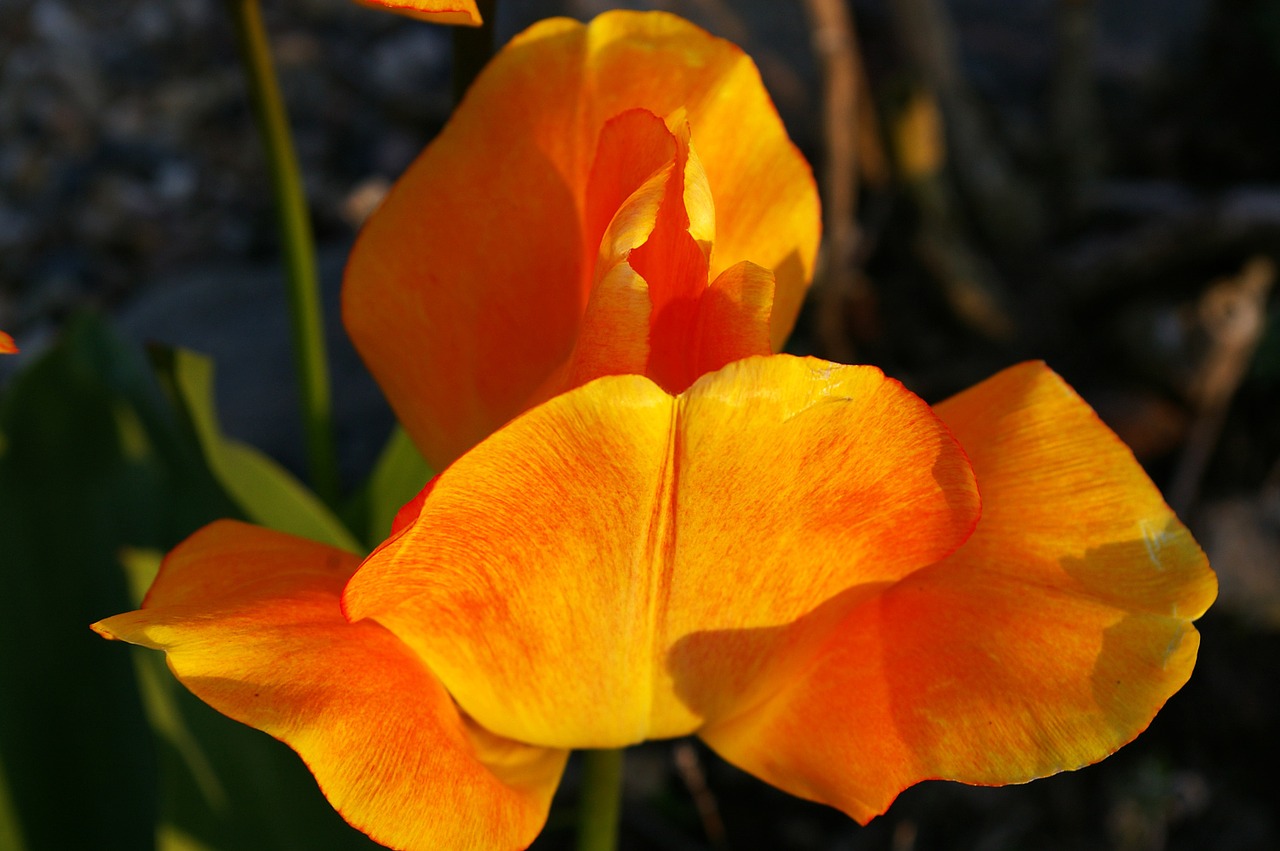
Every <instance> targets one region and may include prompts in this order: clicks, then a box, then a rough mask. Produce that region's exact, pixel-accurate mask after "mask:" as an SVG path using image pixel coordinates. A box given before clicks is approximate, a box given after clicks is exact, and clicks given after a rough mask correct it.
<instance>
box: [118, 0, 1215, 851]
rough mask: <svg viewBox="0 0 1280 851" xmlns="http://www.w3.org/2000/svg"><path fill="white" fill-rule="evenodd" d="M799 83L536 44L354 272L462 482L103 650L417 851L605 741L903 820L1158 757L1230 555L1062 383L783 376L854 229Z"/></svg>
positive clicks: (676, 38) (364, 329) (722, 59)
mask: <svg viewBox="0 0 1280 851" xmlns="http://www.w3.org/2000/svg"><path fill="white" fill-rule="evenodd" d="M628 69H634V70H628ZM726 69H730V70H726ZM732 69H736V70H732ZM744 69H746V70H744ZM633 73H634V74H635V75H637V76H638V77H639V79H638V80H636V79H633V78H632V76H631V75H632V74H633ZM689 80H696V81H700V82H699V83H698V84H697V85H693V84H691V83H689ZM543 86H548V87H550V88H551V89H552V90H553V91H554V92H556V97H552V96H551V95H549V94H546V93H544V92H543V88H542V87H543ZM619 92H621V93H622V94H619ZM540 93H541V94H540ZM681 96H683V97H684V98H685V100H684V102H681V101H680V97H681ZM662 98H666V100H661V99H662ZM739 98H743V99H745V103H738V102H737V101H736V99H739ZM761 98H763V92H762V91H761V90H760V89H759V83H758V79H757V78H756V77H755V75H754V70H752V69H751V67H750V65H749V63H747V62H746V60H745V59H744V58H742V56H741V54H740V53H738V52H736V49H733V48H730V47H728V46H726V45H725V44H724V43H723V42H719V41H717V40H714V39H711V38H710V37H709V36H706V35H705V34H703V33H701V32H700V31H698V30H696V29H693V28H692V27H691V26H690V25H688V24H686V23H683V22H680V21H678V19H674V18H671V17H669V16H664V15H650V16H642V15H633V14H628V13H613V14H609V15H606V16H603V17H602V18H598V19H597V20H596V21H595V22H593V23H592V24H591V25H589V26H588V27H583V26H581V25H578V24H574V23H571V22H564V21H552V22H545V23H543V24H540V25H538V26H536V27H534V28H533V29H532V30H530V31H529V32H527V33H526V34H525V35H524V36H521V37H519V38H517V39H516V41H515V42H513V44H512V46H511V47H509V48H508V49H507V50H506V51H504V52H503V53H502V54H501V55H500V57H499V59H498V60H497V61H496V62H495V63H494V65H493V66H492V67H491V68H490V69H489V70H487V71H486V72H485V73H484V74H483V75H482V76H481V77H480V78H479V80H478V81H477V84H476V86H475V87H474V88H473V90H472V93H471V94H470V95H468V99H467V101H466V102H465V103H464V105H463V108H462V109H461V110H460V111H459V113H458V116H457V117H456V119H455V121H454V122H453V123H452V124H451V125H450V128H449V129H447V130H446V131H445V132H444V134H442V136H441V138H440V140H438V141H437V142H436V143H435V144H434V145H433V146H432V147H431V148H429V149H428V150H427V152H426V153H424V155H423V157H422V159H420V160H419V161H418V163H417V164H415V166H414V167H413V168H412V169H411V170H410V172H409V174H408V175H407V176H406V177H405V179H404V180H403V181H402V182H401V183H400V184H399V186H398V187H397V189H396V190H395V191H393V193H392V195H391V197H390V198H389V200H388V202H387V204H386V205H385V206H384V208H383V209H382V211H381V212H380V213H379V214H377V216H376V217H375V219H374V221H373V222H372V223H371V224H370V226H369V228H368V229H367V230H366V231H365V233H364V234H363V235H362V236H361V240H360V243H359V245H358V246H357V249H356V252H355V256H354V257H353V260H352V263H351V267H350V271H349V275H348V282H347V284H348V288H347V292H346V315H347V320H348V323H349V325H350V326H351V328H352V332H353V334H354V335H355V336H356V338H357V340H358V342H359V344H360V346H361V349H362V351H363V352H364V354H365V357H366V359H367V360H368V362H369V363H370V365H371V368H372V369H373V370H374V371H375V373H376V374H377V375H378V376H379V379H380V380H381V381H382V382H383V384H384V387H387V389H388V393H389V395H390V396H391V399H392V401H393V403H394V404H395V405H396V407H397V410H398V412H399V413H400V415H401V416H402V418H403V419H404V421H405V423H406V426H407V427H408V428H409V429H410V431H411V433H412V434H413V436H414V437H415V438H416V439H417V440H418V442H419V445H420V446H421V447H422V448H423V449H424V451H426V452H427V453H428V455H429V457H430V458H431V460H433V461H435V462H436V463H440V462H441V461H442V460H444V461H452V463H451V464H449V466H448V467H447V468H446V469H445V470H444V472H443V473H441V474H440V475H439V476H437V477H436V478H435V479H434V480H433V481H432V482H431V483H429V484H428V485H427V487H426V488H424V490H423V492H422V493H421V494H420V495H419V497H418V498H417V499H415V500H414V501H413V502H411V503H410V504H409V505H408V506H406V507H405V509H404V510H403V511H402V512H401V514H400V516H399V517H398V518H397V522H396V528H395V529H394V530H393V532H392V535H391V537H390V539H389V540H387V541H386V542H385V543H383V544H382V545H381V546H380V547H379V548H378V549H377V550H376V551H375V552H374V553H373V554H371V555H370V556H369V557H368V558H367V559H365V560H364V561H363V562H358V559H357V558H355V557H353V556H351V555H349V554H347V553H343V552H341V551H338V550H334V549H331V548H329V547H327V546H323V545H320V544H316V543H312V542H308V541H304V540H301V539H297V538H293V537H290V536H287V535H284V534H281V533H277V532H272V531H268V530H265V529H260V528H255V527H252V526H247V525H244V524H241V523H235V522H230V521H224V522H220V523H216V524H214V525H212V526H209V527H206V528H205V529H203V530H201V531H199V532H197V533H196V534H195V535H193V536H192V537H191V538H189V539H188V540H187V541H186V542H184V543H183V544H181V545H180V546H178V547H177V548H176V549H175V550H174V551H173V552H172V553H170V554H169V556H168V557H167V558H166V560H165V562H164V565H163V567H162V568H161V571H160V574H159V576H158V577H157V579H156V581H155V583H154V584H153V586H152V588H151V590H150V592H149V593H148V595H147V598H146V600H145V601H144V604H143V607H142V609H140V610H139V611H136V612H130V613H127V614H123V615H118V616H116V617H113V618H108V619H106V620H104V621H102V622H100V623H98V624H95V625H94V628H95V629H96V630H97V631H98V632H99V633H101V634H102V635H104V636H107V637H109V638H118V639H123V640H126V641H131V642H133V643H136V644H141V645H144V646H148V647H152V648H157V649H161V650H164V651H165V652H166V653H167V654H168V659H169V665H170V667H171V669H172V670H173V671H174V673H175V674H176V675H177V676H178V677H179V679H180V680H182V682H183V683H184V684H186V686H187V687H188V688H190V689H191V690H192V691H193V692H195V693H196V694H197V695H199V696H200V697H201V698H202V699H204V700H205V701H207V702H208V703H210V704H211V705H212V706H214V707H215V708H217V709H218V710H220V711H222V712H224V713H226V714H227V715H230V716H231V717H233V718H236V719H238V720H240V721H243V722H245V723H247V724H250V725H252V726H254V727H257V728H259V729H262V730H264V731H266V732H268V733H270V734H271V735H273V736H275V737H277V738H279V739H281V740H283V741H285V742H286V743H288V744H289V745H290V746H291V747H293V748H294V749H295V750H296V751H298V753H299V754H301V756H302V757H303V759H304V760H305V761H306V762H307V764H308V766H309V767H310V768H311V770H312V772H313V773H314V774H315V776H316V778H317V780H318V781H319V783H320V786H321V788H322V789H323V790H324V793H325V794H326V796H328V798H329V800H330V802H332V803H333V805H334V807H335V808H336V809H337V810H338V811H339V812H341V813H342V815H343V816H344V817H345V818H346V819H347V820H348V821H349V822H351V823H352V824H353V825H355V826H356V827H358V828H360V829H361V830H364V831H365V832H367V833H368V834H369V835H370V836H372V837H373V838H374V839H376V840H378V841H380V842H383V843H385V844H388V845H391V846H394V847H397V848H405V849H419V848H420V849H436V848H457V849H511V848H521V847H525V846H527V845H528V844H529V843H530V842H531V841H532V840H533V839H534V837H535V836H536V835H537V833H538V832H539V830H540V829H541V826H542V824H543V822H544V820H545V818H546V814H547V810H548V807H549V804H550V800H551V796H552V794H553V792H554V790H555V788H556V786H557V784H558V782H559V778H560V775H561V772H562V770H563V767H564V762H565V758H566V754H567V752H568V751H569V750H570V749H573V748H613V747H621V746H625V745H629V744H633V743H637V742H641V741H644V740H646V739H655V738H665V737H672V736H682V735H689V734H694V735H698V736H700V737H701V738H702V739H703V740H704V741H706V742H707V743H708V744H709V745H710V746H711V747H712V748H714V749H715V750H717V751H718V752H719V753H720V754H722V755H723V756H724V757H725V758H726V759H728V760H730V761H731V762H733V763H735V764H737V765H739V766H741V767H742V768H744V769H746V770H747V771H750V772H752V773H754V774H756V775H757V776H759V777H761V778H763V779H765V780H767V781H768V782H770V783H773V784H775V785H777V786H779V787H781V788H783V789H786V790H788V791H790V792H792V793H794V794H796V795H800V796H802V797H806V798H810V799H813V800H816V801H822V802H825V803H827V804H830V805H832V806H835V807H838V808H840V809H842V810H843V811H845V812H846V813H848V814H849V815H850V816H852V817H853V818H855V819H858V820H859V821H863V822H865V821H867V820H869V819H870V818H872V817H873V816H874V815H876V814H877V813H880V812H883V811H884V809H885V808H886V807H888V805H889V804H890V802H891V801H892V800H893V798H894V797H895V796H896V795H897V793H898V792H900V791H901V790H902V789H904V788H906V787H907V786H909V785H911V784H913V783H915V782H918V781H920V780H924V779H929V778H950V779H954V780H960V781H964V782H969V783H981V784H998V783H1012V782H1021V781H1025V780H1029V779H1032V778H1034V777H1040V776H1044V775H1046V774H1051V773H1054V772H1056V771H1061V770H1065V769H1071V768H1076V767H1079V766H1082V765H1085V764H1088V763H1091V762H1094V761H1097V760H1099V759H1102V758H1103V757H1105V756H1106V755H1108V754H1109V753H1111V752H1112V751H1114V750H1115V749H1116V748H1118V747H1120V746H1121V745H1123V744H1124V743H1126V742H1128V741H1129V740H1131V739H1132V738H1133V737H1134V736H1136V735H1137V734H1138V733H1139V732H1141V731H1142V730H1143V729H1144V728H1145V727H1146V725H1147V724H1148V723H1149V722H1150V720H1151V718H1152V717H1153V716H1154V715H1155V713H1156V712H1157V711H1158V709H1159V708H1160V707H1161V706H1162V705H1163V703H1164V701H1165V700H1166V699H1167V698H1168V697H1169V696H1170V695H1171V694H1173V693H1174V692H1175V691H1177V689H1178V688H1180V687H1181V686H1182V684H1183V683H1184V682H1185V681H1186V680H1187V678H1188V677H1189V676H1190V673H1191V670H1192V667H1193V665H1194V661H1195V654H1196V648H1197V645H1198V634H1197V632H1196V630H1195V629H1194V627H1193V626H1192V621H1194V620H1195V619H1196V618H1197V617H1199V616H1200V614H1202V613H1203V612H1204V611H1205V609H1206V608H1207V607H1208V606H1209V604H1210V603H1211V602H1212V600H1213V597H1214V595H1215V593H1216V590H1215V589H1216V584H1215V579H1214V576H1213V574H1212V572H1211V571H1210V570H1209V568H1208V565H1207V563H1206V561H1205V558H1204V555H1203V553H1202V552H1201V551H1200V549H1199V547H1198V546H1197V545H1196V543H1195V541H1194V540H1192V538H1191V536H1190V534H1189V533H1188V532H1187V530H1186V529H1185V527H1183V526H1182V525H1181V524H1180V523H1179V522H1178V520H1177V518H1176V517H1174V515H1173V514H1172V512H1171V511H1170V510H1169V508H1168V507H1167V506H1166V505H1165V504H1164V502H1163V500H1162V499H1161V498H1160V495H1159V493H1158V492H1157V490H1156V489H1155V487H1154V486H1153V485H1152V483H1151V482H1150V481H1149V480H1148V479H1147V477H1146V476H1145V474H1144V473H1143V472H1142V470H1141V468H1140V467H1139V465H1138V464H1137V462H1136V461H1135V460H1134V458H1133V456H1132V454H1131V453H1130V452H1129V451H1128V450H1127V449H1126V448H1125V447H1124V446H1123V444H1122V443H1120V441H1119V439H1118V438H1116V436H1115V435H1114V434H1112V433H1111V432H1110V431H1109V430H1108V429H1107V428H1106V427H1105V426H1104V425H1103V424H1102V423H1101V421H1100V420H1099V419H1098V418H1097V417H1096V415H1094V414H1093V412H1092V411H1091V410H1089V408H1088V407H1087V406H1086V405H1085V404H1084V402H1083V401H1081V400H1080V398H1079V397H1078V396H1076V395H1075V393H1074V392H1073V391H1072V390H1071V389H1070V388H1069V387H1067V386H1066V385H1065V384H1064V383H1063V382H1062V381H1061V380H1060V379H1059V378H1058V377H1057V376H1055V375H1054V374H1053V373H1052V372H1050V371H1049V370H1048V369H1047V368H1046V367H1044V366H1043V365H1041V364H1035V363H1031V364H1023V365H1021V366H1017V367H1014V368H1012V369H1009V370H1006V371H1005V372H1002V373H1000V374H998V375H996V376H995V377H993V378H991V379H989V380H987V381H985V382H983V383H982V384H980V385H978V386H977V387H974V388H972V389H971V390H968V391H966V392H965V393H962V394H960V395H959V396H957V397H955V398H953V399H951V400H949V401H946V402H943V403H942V404H940V405H938V406H936V407H934V408H930V407H929V406H928V405H926V404H925V403H924V402H923V401H921V400H920V399H918V398H917V397H915V396H914V395H912V394H911V393H910V392H908V391H907V390H906V389H905V388H903V387H902V386H901V385H900V384H898V383H897V382H895V381H892V380H891V379H888V378H886V377H884V376H883V375H882V374H881V373H880V372H879V370H877V369H875V368H873V367H867V366H842V365H838V364H833V363H828V362H825V361H819V360H814V359H807V358H795V357H791V356H787V355H768V354H767V352H768V351H770V350H771V349H772V348H773V347H774V346H775V345H776V344H777V343H778V342H779V341H780V339H781V337H782V336H785V333H786V331H787V330H788V329H789V327H790V325H791V323H792V321H793V320H794V316H795V305H796V304H798V302H799V299H800V297H801V295H802V293H803V289H804V286H805V283H806V282H807V280H808V273H809V270H810V268H811V265H812V258H813V254H812V250H811V248H812V241H813V239H815V238H816V211H815V210H814V209H813V206H814V205H813V202H812V196H811V192H812V182H811V180H810V179H809V175H808V172H807V168H806V167H805V166H804V164H803V160H801V159H799V157H798V155H796V154H795V152H794V150H793V149H792V148H791V147H790V145H789V143H786V141H785V137H775V136H772V135H770V134H771V133H772V131H771V130H769V128H771V127H774V126H775V123H776V116H774V115H773V113H772V111H771V109H764V107H760V108H759V109H757V108H756V107H759V105H760V104H761V103H763V104H765V106H767V100H761ZM752 104H755V106H752ZM486 115H488V116H489V117H488V118H485V116H486ZM762 116H763V117H762ZM730 119H731V120H730ZM486 122H488V124H486ZM486 126H487V127H488V130H487V131H486V130H485V127H486ZM495 128H496V129H495ZM717 128H719V132H716V130H717ZM777 132H778V133H780V132H781V130H780V128H779V129H778V131H777ZM779 138H780V139H781V141H780V142H779V141H777V140H778V139H779ZM703 139H707V143H706V144H704V143H703V141H702V140H703ZM771 140H772V141H771ZM757 160H760V161H763V162H764V163H766V165H765V166H763V167H762V166H760V165H759V164H758V162H757ZM787 164H790V165H787ZM738 169H741V170H744V171H746V172H748V173H749V174H750V175H752V177H751V178H750V179H747V178H743V177H741V176H740V175H738V174H737V170H738ZM773 169H782V172H783V174H789V175H790V177H789V178H786V179H783V178H776V177H773V176H772V175H774V171H773ZM787 169H790V171H787ZM752 181H756V183H754V184H753V182H752ZM788 181H790V182H791V183H797V184H798V187H799V188H797V187H796V186H792V185H790V184H789V183H788ZM468 187H469V188H468ZM422 193H426V194H422ZM722 199H724V200H723V202H722ZM713 200H714V202H715V203H714V206H713V203H712V201H713ZM811 214H812V215H811ZM587 246H590V248H589V249H588V248H587ZM748 255H751V256H748ZM744 261H746V262H744ZM755 264H758V265H755ZM380 328H381V331H379V329H380ZM451 347H456V350H455V349H453V348H451ZM504 358H509V359H510V360H504ZM473 384H474V386H472V385H473ZM522 411H523V413H521V412H522ZM512 417H514V418H512ZM508 420H509V421H508ZM504 423H505V425H504Z"/></svg>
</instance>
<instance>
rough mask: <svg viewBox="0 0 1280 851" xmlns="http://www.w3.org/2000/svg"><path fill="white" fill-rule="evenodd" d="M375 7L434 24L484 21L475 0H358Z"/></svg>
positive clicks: (470, 23)
mask: <svg viewBox="0 0 1280 851" xmlns="http://www.w3.org/2000/svg"><path fill="white" fill-rule="evenodd" d="M356 2H357V3H360V4H362V5H364V6H371V7H373V8H374V9H386V10H387V11H390V12H399V13H400V14H402V15H408V16H409V17H411V18H418V19H419V20H423V21H427V22H428V23H432V24H461V25H462V26H467V27H478V26H480V24H481V23H482V20H481V18H480V10H479V9H477V8H476V4H475V0H356Z"/></svg>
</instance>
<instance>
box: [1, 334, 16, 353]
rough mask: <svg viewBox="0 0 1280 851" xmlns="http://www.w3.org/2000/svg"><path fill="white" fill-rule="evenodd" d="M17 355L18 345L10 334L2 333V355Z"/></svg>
mask: <svg viewBox="0 0 1280 851" xmlns="http://www.w3.org/2000/svg"><path fill="white" fill-rule="evenodd" d="M17 353H18V344H17V343H15V342H14V341H13V338H12V337H10V336H9V335H8V334H6V333H5V332H3V331H0V355H16V354H17Z"/></svg>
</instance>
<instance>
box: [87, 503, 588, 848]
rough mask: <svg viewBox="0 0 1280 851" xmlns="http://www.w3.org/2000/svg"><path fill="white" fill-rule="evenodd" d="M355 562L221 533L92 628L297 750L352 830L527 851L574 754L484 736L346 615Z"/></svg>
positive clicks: (391, 840)
mask: <svg viewBox="0 0 1280 851" xmlns="http://www.w3.org/2000/svg"><path fill="white" fill-rule="evenodd" d="M355 567H356V559H355V558H354V557H353V556H351V555H349V554H347V553H345V552H342V551H340V550H337V549H333V548H331V547H327V546H324V545H322V544H317V543H313V542H311V541H306V540H303V539H301V538H294V537H291V536H288V535H284V534H282V533H279V532H273V531H270V530H267V529H263V528H259V527H256V526H249V525H246V524H242V523H237V522H232V521H222V522H219V523H215V524H213V525H211V526H207V527H205V528H204V529H202V530H200V531H199V532H197V533H196V534H195V535H193V536H192V537H191V538H189V539H187V541H185V542H184V543H183V544H181V545H180V546H178V547H177V548H176V549H175V550H174V551H173V552H172V553H170V554H169V556H168V558H167V559H166V560H165V562H164V566H163V567H162V569H161V572H160V575H159V576H158V577H157V579H156V581H155V584H154V585H152V587H151V590H150V592H149V593H148V594H147V599H146V601H145V603H144V604H143V608H142V609H141V610H140V611H136V612H130V613H128V614H123V615H117V616H116V617H113V618H107V619H106V620H104V621H102V622H100V623H98V624H95V625H94V629H95V630H97V631H98V632H99V633H101V634H102V635H104V636H106V637H108V638H118V639H123V640H125V641H130V642H132V643H134V644H141V645H143V646H146V647H151V648H155V649H159V650H164V651H165V652H166V653H167V654H168V659H169V667H170V668H171V669H172V670H173V672H174V673H175V674H176V675H177V677H178V678H179V679H180V680H181V681H182V682H183V684H184V685H186V686H187V688H189V689H191V691H192V692H194V693H195V694H196V695H197V696H198V697H200V698H201V699H202V700H204V701H205V702H207V703H208V704H210V705H211V706H213V707H214V708H215V709H217V710H218V711H219V712H222V713H224V714H226V715H229V716H230V717H232V718H234V719H236V720H237V721H241V722H243V723H245V724H248V725H250V726H253V727H257V728H258V729H260V730H263V731H265V732H267V733H270V734H271V735H272V736H275V737H276V738H277V739H280V740H281V741H283V742H285V743H286V744H288V745H289V746H290V747H292V748H293V749H294V750H296V751H297V752H298V753H299V754H300V755H301V756H302V758H303V759H304V760H305V761H306V763H307V765H308V766H309V767H310V768H311V771H312V773H314V774H315V776H316V780H317V781H318V782H319V784H320V787H321V789H323V790H324V793H325V796H326V797H327V798H328V799H329V801H330V803H332V804H333V806H334V808H336V809H337V810H338V812H340V813H342V815H343V817H344V818H345V819H347V821H349V822H350V823H351V824H352V825H354V826H355V827H357V828H359V829H360V830H363V831H364V832H366V833H368V834H369V835H370V836H371V837H373V838H374V839H376V840H377V841H379V842H381V843H384V844H387V845H391V846H394V847H396V848H403V849H436V848H477V849H479V848H486V849H487V848H511V849H514V848H524V847H526V846H527V845H528V844H529V843H530V842H531V841H532V840H533V838H534V837H535V836H536V835H537V834H538V831H539V830H540V829H541V827H542V824H543V822H544V821H545V819H546V814H547V809H548V807H549V806H550V800H551V795H552V793H553V791H554V790H555V787H556V785H557V783H558V782H559V778H560V773H561V771H562V769H563V767H564V762H565V756H566V755H565V754H564V753H562V752H556V751H549V750H545V749H541V748H532V747H528V746H526V745H521V744H517V743H515V742H511V741H508V740H504V739H501V738H499V737H496V736H494V735H493V734H491V733H488V732H486V731H483V730H479V729H478V728H476V727H475V726H474V724H471V723H470V722H468V721H467V720H466V719H465V718H463V717H462V716H460V715H459V713H458V710H457V708H456V706H455V705H454V703H453V701H452V700H451V699H450V697H449V695H448V693H447V692H446V691H445V690H444V688H443V687H442V686H441V685H440V682H439V681H438V680H437V679H436V678H435V676H433V675H432V673H431V672H430V670H428V669H427V668H426V667H425V666H424V665H423V664H422V662H421V661H420V660H419V659H418V658H417V657H416V656H415V655H414V654H413V652H412V651H411V650H409V648H407V647H406V646H405V645H404V644H403V643H401V642H400V641H399V640H398V639H396V637H395V636H393V635H392V634H391V633H390V632H388V631H387V630H385V629H384V628H382V627H380V626H378V625H377V624H376V623H374V622H373V621H365V622H362V623H357V624H351V623H348V622H347V621H346V620H345V619H344V618H343V616H342V613H341V611H340V608H339V595H340V594H341V591H342V587H343V585H344V584H345V582H346V581H347V578H348V577H349V576H350V575H351V572H352V571H353V570H354V569H355Z"/></svg>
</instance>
